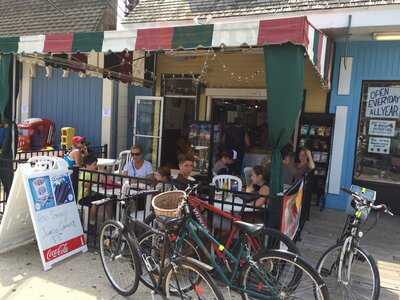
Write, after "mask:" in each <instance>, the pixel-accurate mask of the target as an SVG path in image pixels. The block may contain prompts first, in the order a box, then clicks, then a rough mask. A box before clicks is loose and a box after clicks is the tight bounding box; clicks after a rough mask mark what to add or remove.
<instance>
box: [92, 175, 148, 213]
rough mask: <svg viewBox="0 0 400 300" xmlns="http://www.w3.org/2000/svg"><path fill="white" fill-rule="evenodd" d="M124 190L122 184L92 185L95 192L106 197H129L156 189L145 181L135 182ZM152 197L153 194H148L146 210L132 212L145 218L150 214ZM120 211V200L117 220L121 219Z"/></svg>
mask: <svg viewBox="0 0 400 300" xmlns="http://www.w3.org/2000/svg"><path fill="white" fill-rule="evenodd" d="M122 190H123V188H122V186H107V187H105V186H104V185H103V184H93V185H92V191H93V192H96V193H99V194H103V195H105V196H106V197H111V196H117V197H118V198H120V199H122V198H125V197H129V196H133V195H135V194H137V193H138V192H141V191H146V190H154V188H151V187H149V186H148V185H146V184H144V183H139V184H133V185H131V186H129V187H128V188H127V189H126V190H125V191H124V192H123V191H122ZM151 199H152V195H147V196H146V203H145V210H144V211H143V210H135V212H133V213H132V214H134V217H135V219H139V220H144V217H145V216H148V215H149V214H150V212H151ZM120 211H121V205H120V202H118V204H117V210H116V218H117V220H118V219H119V216H120Z"/></svg>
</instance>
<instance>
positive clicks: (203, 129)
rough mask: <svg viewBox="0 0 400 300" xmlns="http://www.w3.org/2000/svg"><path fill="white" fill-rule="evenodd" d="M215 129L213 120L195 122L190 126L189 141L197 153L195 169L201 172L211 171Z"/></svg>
mask: <svg viewBox="0 0 400 300" xmlns="http://www.w3.org/2000/svg"><path fill="white" fill-rule="evenodd" d="M213 131H214V129H213V125H212V123H211V122H194V123H192V124H191V125H190V128H189V142H190V144H191V146H192V148H193V151H194V154H195V161H194V171H196V172H199V173H200V174H204V175H205V174H210V171H211V170H210V166H211V159H212V154H213V152H212V144H213V143H212V141H213V140H212V139H213V133H214V132H213Z"/></svg>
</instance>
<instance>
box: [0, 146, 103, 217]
mask: <svg viewBox="0 0 400 300" xmlns="http://www.w3.org/2000/svg"><path fill="white" fill-rule="evenodd" d="M89 150H90V151H91V152H92V153H94V154H95V155H96V156H97V157H99V158H106V157H107V152H108V146H107V145H103V146H93V147H89ZM65 153H66V151H65V150H60V149H56V150H38V151H26V152H17V154H16V156H15V159H13V160H11V159H4V158H0V216H1V215H2V214H3V213H4V209H5V205H6V203H7V198H8V193H9V191H10V189H11V185H12V181H13V177H14V173H15V171H16V170H17V168H18V165H19V164H21V163H26V162H27V161H28V160H29V159H30V158H31V157H36V156H51V157H63V156H64V155H65ZM75 185H76V181H75Z"/></svg>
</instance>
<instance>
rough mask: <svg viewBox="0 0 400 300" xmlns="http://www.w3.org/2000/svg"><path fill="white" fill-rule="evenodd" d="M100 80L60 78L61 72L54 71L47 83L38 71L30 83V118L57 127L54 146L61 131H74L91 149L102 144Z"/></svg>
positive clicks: (71, 74) (57, 143)
mask: <svg viewBox="0 0 400 300" xmlns="http://www.w3.org/2000/svg"><path fill="white" fill-rule="evenodd" d="M102 86H103V85H102V79H100V78H91V77H88V78H80V77H79V76H78V74H77V73H74V72H70V74H69V76H68V77H67V78H62V70H61V69H53V74H52V77H51V78H50V79H48V78H46V77H45V69H44V68H38V70H37V74H36V78H34V79H33V82H32V117H38V118H46V119H50V120H52V121H53V122H54V123H55V125H56V139H55V144H56V146H58V145H59V144H60V132H61V130H60V129H61V128H62V127H68V126H69V127H74V128H75V130H76V133H77V134H78V135H82V136H85V137H86V138H87V140H88V141H89V142H90V143H91V144H92V145H100V144H101V119H102V113H101V112H102Z"/></svg>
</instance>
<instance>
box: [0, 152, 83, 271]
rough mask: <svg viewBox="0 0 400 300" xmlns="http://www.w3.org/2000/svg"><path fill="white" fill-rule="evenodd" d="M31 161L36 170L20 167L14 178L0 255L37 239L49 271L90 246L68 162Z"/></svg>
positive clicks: (0, 231)
mask: <svg viewBox="0 0 400 300" xmlns="http://www.w3.org/2000/svg"><path fill="white" fill-rule="evenodd" d="M30 161H31V162H32V163H33V164H34V166H33V167H32V166H31V164H30V163H27V164H21V165H19V166H18V169H17V171H16V173H15V176H14V181H13V184H12V187H11V191H10V196H9V198H8V201H7V206H6V210H5V212H4V217H3V219H2V221H1V224H0V253H3V252H5V251H10V250H12V249H15V248H17V247H19V246H21V245H23V244H25V243H27V242H29V241H32V240H33V238H34V237H36V240H37V244H38V248H39V251H40V257H41V259H42V263H43V268H44V270H48V269H50V268H51V266H52V265H53V264H54V263H56V262H59V261H61V260H63V259H65V258H67V257H69V256H71V255H73V254H75V253H78V252H85V251H87V246H86V242H85V238H84V236H83V231H82V225H81V222H80V218H79V213H78V209H77V206H76V202H75V196H74V191H73V188H72V183H71V179H70V174H69V170H68V167H67V165H66V163H65V161H64V160H62V159H60V158H54V157H35V158H32V159H31V160H30ZM22 186H24V187H25V191H24V192H21V191H23V189H21V187H22ZM29 215H30V216H29ZM21 216H22V217H21ZM32 227H33V230H32Z"/></svg>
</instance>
